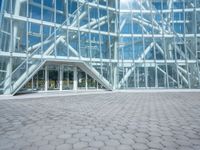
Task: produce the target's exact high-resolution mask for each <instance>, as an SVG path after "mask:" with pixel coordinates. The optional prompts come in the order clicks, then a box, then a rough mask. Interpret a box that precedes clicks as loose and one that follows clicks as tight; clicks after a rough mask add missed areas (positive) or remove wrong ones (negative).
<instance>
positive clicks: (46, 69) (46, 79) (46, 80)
mask: <svg viewBox="0 0 200 150" xmlns="http://www.w3.org/2000/svg"><path fill="white" fill-rule="evenodd" d="M44 71H45V73H44V74H45V77H44V78H45V89H44V90H45V91H47V90H48V68H47V65H45V69H44Z"/></svg>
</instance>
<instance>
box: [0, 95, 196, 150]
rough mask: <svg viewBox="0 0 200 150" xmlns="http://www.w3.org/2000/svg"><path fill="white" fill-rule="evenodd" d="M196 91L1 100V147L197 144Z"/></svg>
mask: <svg viewBox="0 0 200 150" xmlns="http://www.w3.org/2000/svg"><path fill="white" fill-rule="evenodd" d="M199 97H200V93H193V92H191V93H184V92H182V93H178V92H173V93H162V92H160V93H131V92H126V93H123V92H118V93H117V92H116V93H110V94H105V95H101V94H100V95H98V94H95V95H92V94H91V95H82V96H80V95H79V96H68V97H62V96H61V97H59V96H58V97H48V98H45V97H44V98H37V99H19V98H18V100H1V101H0V115H1V117H0V149H1V150H2V149H9V150H10V149H15V150H17V149H20V150H26V149H30V150H31V149H43V150H45V149H48V150H51V149H65V147H68V148H69V149H72V148H74V149H81V150H82V149H88V150H90V149H93V150H96V149H97V148H99V149H108V150H112V149H115V150H116V149H130V147H131V148H132V149H135V150H140V149H150V148H151V149H163V150H164V149H170V150H171V149H173V150H174V149H194V150H199V149H200V119H199V117H200V109H199V106H200V99H199Z"/></svg>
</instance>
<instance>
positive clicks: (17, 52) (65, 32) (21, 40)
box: [0, 0, 200, 94]
mask: <svg viewBox="0 0 200 150" xmlns="http://www.w3.org/2000/svg"><path fill="white" fill-rule="evenodd" d="M0 6H1V13H0V28H1V30H0V93H1V94H12V93H16V92H17V91H18V90H19V89H20V88H22V87H23V86H24V85H25V84H26V83H27V82H29V81H30V79H32V77H33V76H34V75H35V74H38V71H39V70H41V68H42V66H44V64H45V63H46V62H48V61H51V62H53V61H55V62H58V61H62V62H65V63H66V64H67V63H68V62H69V61H70V62H73V63H82V68H81V67H80V69H82V70H84V69H87V71H89V72H90V75H91V76H90V77H91V78H92V79H93V80H95V81H99V82H101V84H103V86H104V87H105V88H106V89H109V90H112V89H129V88H199V83H200V73H199V68H200V66H199V65H200V63H199V59H200V17H199V16H200V2H199V0H176V1H173V0H98V1H96V0H65V1H60V0H48V1H47V0H23V1H20V0H10V1H7V0H0ZM50 74H51V73H50ZM79 76H80V78H82V76H83V75H78V77H79ZM64 77H65V78H66V83H65V84H66V86H65V89H71V88H72V87H71V86H70V83H67V82H70V80H72V77H69V76H68V75H67V73H66V74H65V75H64ZM90 77H87V78H88V79H90ZM69 78H70V79H69ZM84 78H86V76H85V77H84ZM68 80H69V81H68ZM73 80H74V79H73ZM34 81H35V80H33V83H35V82H34ZM82 81H84V80H82ZM83 84H86V85H89V87H91V88H92V87H94V86H97V87H98V85H97V84H96V85H95V83H93V81H92V80H91V81H90V82H89V83H87V82H86V81H85V82H84V83H82V82H81V83H80V86H82V85H83ZM58 86H59V85H58ZM36 88H38V87H36ZM55 88H56V86H55ZM40 89H42V88H40Z"/></svg>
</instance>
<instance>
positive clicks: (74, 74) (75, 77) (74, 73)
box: [73, 66, 78, 91]
mask: <svg viewBox="0 0 200 150" xmlns="http://www.w3.org/2000/svg"><path fill="white" fill-rule="evenodd" d="M73 76H74V82H73V90H74V91H76V90H77V84H78V82H77V67H76V66H74V67H73Z"/></svg>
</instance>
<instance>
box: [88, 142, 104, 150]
mask: <svg viewBox="0 0 200 150" xmlns="http://www.w3.org/2000/svg"><path fill="white" fill-rule="evenodd" d="M89 145H90V146H91V147H96V148H101V147H103V146H105V144H104V143H103V142H102V141H91V142H90V143H89Z"/></svg>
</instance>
